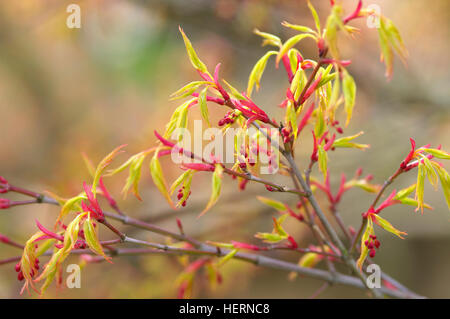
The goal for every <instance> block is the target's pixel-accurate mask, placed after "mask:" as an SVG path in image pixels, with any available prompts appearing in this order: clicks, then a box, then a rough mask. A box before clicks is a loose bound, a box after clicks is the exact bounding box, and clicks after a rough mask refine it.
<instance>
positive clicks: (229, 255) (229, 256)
mask: <svg viewBox="0 0 450 319" xmlns="http://www.w3.org/2000/svg"><path fill="white" fill-rule="evenodd" d="M237 252H238V250H237V249H233V250H231V251H230V252H229V253H228V254H226V255H225V256H224V257H222V258H221V259H220V261H219V262H218V263H217V267H221V266H223V265H224V264H225V263H226V262H227V261H229V260H230V259H232V258H233V257H234V255H236V254H237Z"/></svg>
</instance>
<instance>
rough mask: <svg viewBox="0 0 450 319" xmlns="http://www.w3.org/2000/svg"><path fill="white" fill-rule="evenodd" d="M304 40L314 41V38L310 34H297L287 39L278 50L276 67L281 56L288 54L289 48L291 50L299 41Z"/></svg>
mask: <svg viewBox="0 0 450 319" xmlns="http://www.w3.org/2000/svg"><path fill="white" fill-rule="evenodd" d="M306 38H312V39H314V40H315V39H316V37H315V36H314V35H312V34H309V33H303V34H297V35H295V36H293V37H292V38H289V39H288V40H287V41H286V42H285V43H283V45H282V46H281V48H280V52H278V55H277V59H276V64H277V65H278V63H279V62H280V61H281V59H282V58H283V56H284V55H285V54H286V53H288V51H289V50H290V49H291V48H293V47H294V46H295V45H296V44H297V43H298V42H300V41H301V40H303V39H306Z"/></svg>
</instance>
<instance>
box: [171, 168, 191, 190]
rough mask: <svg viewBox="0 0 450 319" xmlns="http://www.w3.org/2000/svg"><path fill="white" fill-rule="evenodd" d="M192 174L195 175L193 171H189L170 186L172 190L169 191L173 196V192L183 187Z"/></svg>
mask: <svg viewBox="0 0 450 319" xmlns="http://www.w3.org/2000/svg"><path fill="white" fill-rule="evenodd" d="M192 173H193V171H192V170H190V169H188V170H186V171H185V172H184V173H183V174H181V175H180V176H178V178H177V179H176V180H175V181H174V182H173V183H172V185H171V186H170V190H169V193H170V195H172V194H173V192H174V191H175V190H176V189H177V188H178V187H179V186H180V185H181V183H183V182H184V181H185V180H186V179H187V178H188V177H189V175H191V174H192Z"/></svg>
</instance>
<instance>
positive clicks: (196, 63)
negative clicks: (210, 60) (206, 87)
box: [178, 27, 208, 74]
mask: <svg viewBox="0 0 450 319" xmlns="http://www.w3.org/2000/svg"><path fill="white" fill-rule="evenodd" d="M178 29H179V30H180V33H181V35H182V36H183V40H184V45H185V46H186V51H187V53H188V55H189V60H191V63H192V65H193V66H194V68H196V69H197V70H199V71H200V72H202V73H206V74H208V69H207V68H206V65H205V64H204V63H203V62H202V61H200V59H199V58H198V56H197V53H195V50H194V48H193V47H192V43H191V41H190V40H189V39H188V37H187V36H186V34H185V33H184V31H183V29H182V28H181V27H178Z"/></svg>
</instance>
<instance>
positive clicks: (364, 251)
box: [356, 217, 373, 269]
mask: <svg viewBox="0 0 450 319" xmlns="http://www.w3.org/2000/svg"><path fill="white" fill-rule="evenodd" d="M370 235H373V223H372V219H371V218H370V217H369V218H368V219H367V225H366V230H365V231H364V234H363V235H362V237H361V255H360V256H359V258H358V261H357V262H356V265H357V266H358V268H359V269H362V266H363V264H364V261H365V260H366V258H367V255H368V254H369V249H368V248H367V246H366V245H365V242H366V240H369V237H370Z"/></svg>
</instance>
